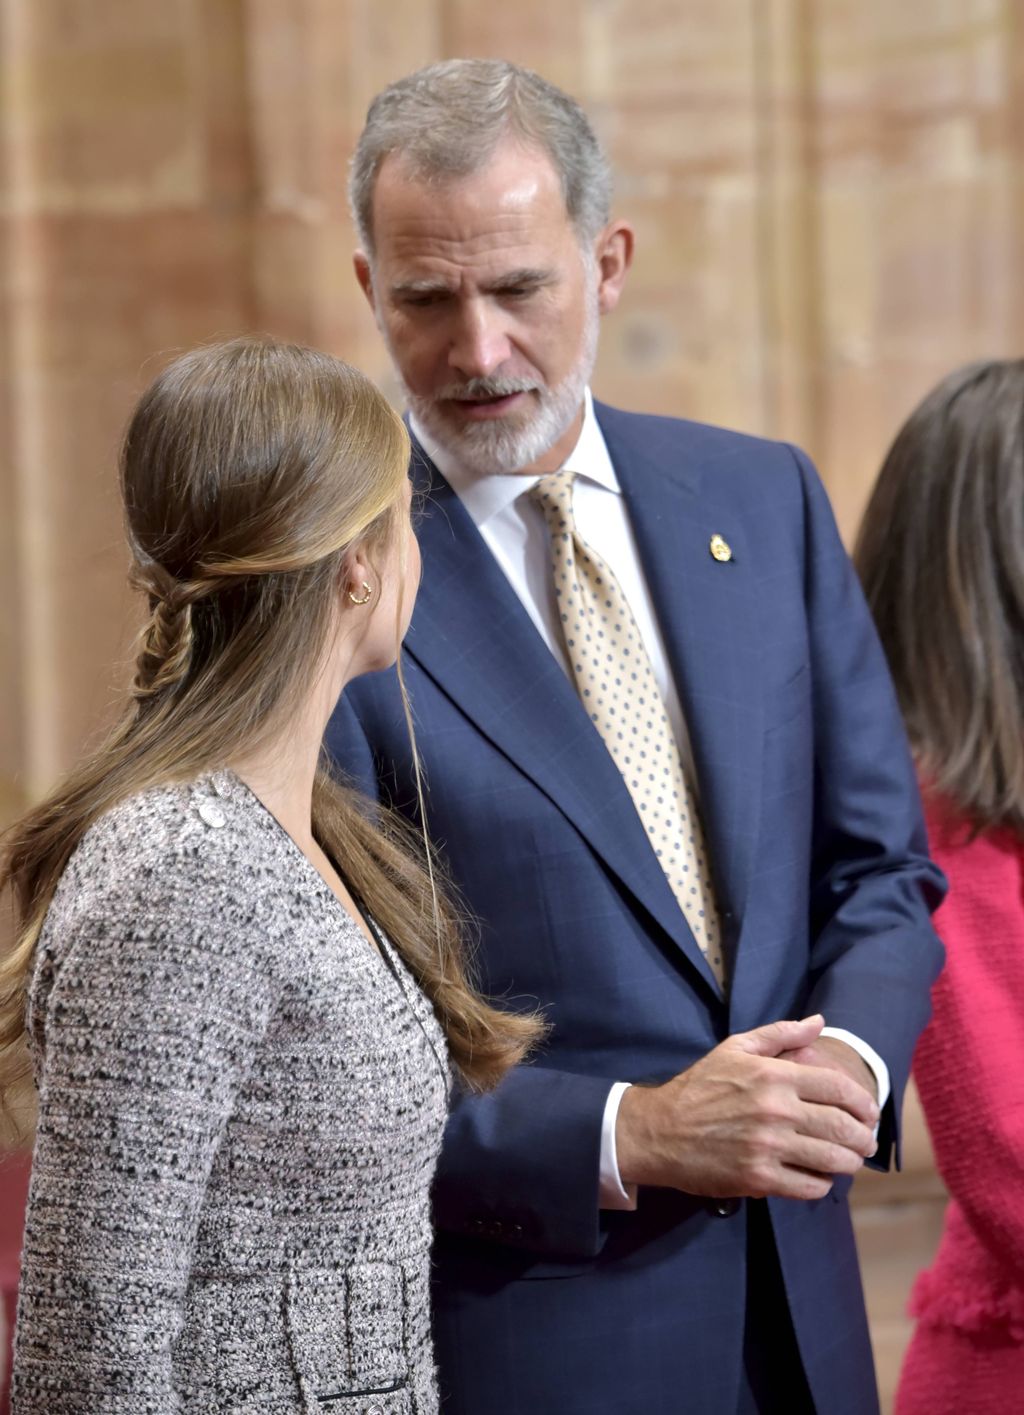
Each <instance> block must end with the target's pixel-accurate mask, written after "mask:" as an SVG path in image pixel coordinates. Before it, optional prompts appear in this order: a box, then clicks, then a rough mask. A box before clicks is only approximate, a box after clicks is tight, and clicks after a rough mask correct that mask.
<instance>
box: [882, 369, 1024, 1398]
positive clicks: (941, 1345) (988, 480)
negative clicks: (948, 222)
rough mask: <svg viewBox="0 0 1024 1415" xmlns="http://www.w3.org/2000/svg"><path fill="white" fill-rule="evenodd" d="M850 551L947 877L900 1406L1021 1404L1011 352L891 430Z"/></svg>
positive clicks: (1023, 1099) (1023, 1077)
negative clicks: (941, 1210) (929, 1151)
mask: <svg viewBox="0 0 1024 1415" xmlns="http://www.w3.org/2000/svg"><path fill="white" fill-rule="evenodd" d="M856 560H857V565H858V569H859V570H860V574H861V577H862V579H863V582H864V586H865V590H866V593H867V597H868V601H869V603H870V605H871V608H872V611H873V613H874V615H875V620H876V623H877V625H878V629H879V632H880V634H881V637H882V642H883V644H884V646H885V649H886V652H887V654H888V657H889V664H890V667H891V669H892V673H893V679H894V681H895V684H896V689H897V693H898V695H899V698H900V702H901V705H902V708H903V712H904V716H905V718H906V722H907V727H908V731H909V733H910V738H911V743H912V745H913V747H914V750H915V752H916V755H917V759H918V764H919V767H920V772H921V779H922V786H923V791H924V797H925V808H926V814H927V821H928V832H929V838H930V842H931V847H932V852H933V854H934V857H935V859H936V861H937V863H938V864H939V865H940V866H941V867H942V869H943V870H945V872H946V874H947V876H948V877H949V881H950V892H949V896H948V898H947V900H946V902H945V903H944V904H943V906H942V908H941V909H940V910H939V912H938V913H937V915H936V927H937V928H938V931H939V933H940V935H941V937H942V939H943V941H944V943H945V945H946V950H947V964H946V969H945V972H944V973H943V974H942V976H941V977H940V978H939V981H938V983H937V984H936V986H935V990H934V994H933V1000H934V1015H933V1019H932V1021H931V1023H930V1025H929V1026H928V1028H927V1030H926V1031H925V1033H924V1034H923V1036H922V1038H921V1042H920V1044H919V1047H918V1051H917V1056H916V1059H915V1066H914V1074H915V1076H916V1079H917V1084H918V1088H919V1090H920V1094H921V1100H922V1103H923V1106H924V1111H925V1116H926V1118H927V1121H928V1127H929V1129H930V1131H931V1135H932V1139H933V1141H934V1145H935V1153H936V1156H937V1159H938V1165H939V1169H940V1170H941V1172H942V1176H943V1179H944V1180H945V1182H946V1185H947V1187H948V1189H949V1192H950V1196H951V1198H950V1203H949V1207H948V1209H947V1212H946V1220H945V1228H944V1232H943V1235H942V1241H941V1243H940V1245H939V1251H938V1255H937V1257H936V1259H935V1262H934V1264H933V1265H932V1267H931V1268H929V1269H928V1270H927V1271H925V1272H923V1273H922V1274H921V1275H920V1277H919V1278H918V1280H917V1283H916V1285H915V1288H914V1293H913V1297H912V1301H911V1310H912V1312H913V1314H914V1315H915V1316H916V1317H917V1327H916V1330H915V1333H914V1337H913V1340H912V1342H911V1345H910V1350H909V1352H908V1354H907V1358H906V1362H905V1365H904V1368H903V1373H902V1378H901V1383H900V1388H899V1394H898V1397H897V1403H896V1410H897V1415H925V1412H927V1415H944V1412H949V1413H950V1415H953V1412H956V1415H964V1412H971V1415H987V1412H992V1415H997V1412H998V1415H1005V1412H1007V1411H1010V1410H1019V1409H1022V1408H1024V360H1014V361H1005V362H989V363H980V364H974V365H971V366H969V367H967V368H964V369H961V370H959V371H958V372H956V373H953V374H951V375H950V376H949V377H948V378H946V379H945V380H944V381H943V382H942V383H941V384H939V386H938V387H937V388H936V389H935V390H934V391H933V392H932V393H931V394H930V395H929V396H928V397H927V398H926V399H925V400H924V402H923V403H922V404H921V405H920V407H919V408H917V410H916V411H915V412H914V413H913V414H912V416H911V417H910V418H909V420H908V421H907V423H906V424H905V425H904V427H903V428H902V429H901V431H900V433H899V435H898V436H897V438H896V441H895V443H894V444H893V447H892V449H891V451H890V452H889V455H888V457H887V458H886V461H885V463H884V465H883V467H882V471H881V474H880V476H879V479H878V483H877V485H876V487H875V490H874V493H873V495H872V498H871V502H870V504H869V506H868V509H867V513H866V515H865V519H864V523H863V526H862V528H861V534H860V539H859V542H858V546H857V552H856Z"/></svg>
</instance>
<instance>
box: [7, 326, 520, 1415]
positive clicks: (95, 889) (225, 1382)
mask: <svg viewBox="0 0 1024 1415" xmlns="http://www.w3.org/2000/svg"><path fill="white" fill-rule="evenodd" d="M408 451H409V449H408V440H407V437H406V433H405V429H404V427H403V425H402V423H401V421H400V420H399V419H398V418H397V417H396V416H395V414H394V413H393V412H392V410H391V409H390V408H389V407H388V405H387V403H386V402H385V400H384V399H383V398H382V397H381V395H380V394H379V393H378V392H377V391H376V390H375V389H374V388H373V387H372V386H371V385H370V384H369V383H368V382H367V380H366V379H365V378H363V377H362V376H361V375H360V374H358V373H357V372H356V371H355V370H353V369H351V368H349V367H347V366H346V365H345V364H342V363H340V362H338V361H337V360H335V359H332V358H329V357H327V356H326V355H323V354H318V353H314V352H313V351H311V350H307V349H301V348H297V347H293V346H289V345H284V344H279V343H275V342H272V341H270V340H265V339H243V340H236V341H233V342H231V343H226V344H221V345H216V346H212V347H207V348H203V349H200V350H197V351H195V352H193V353H190V354H187V355H185V356H184V357H182V358H179V359H178V360H176V361H175V362H174V363H173V364H171V366H170V367H169V368H168V369H167V370H166V371H165V372H164V373H163V374H162V375H161V376H160V377H159V378H157V380H156V381H155V383H154V384H153V385H152V387H151V388H150V389H149V391H148V392H147V393H146V394H145V395H144V396H143V398H142V400H141V402H140V403H139V406H138V408H137V410H136V412H135V414H134V416H133V418H132V420H131V423H130V425H129V428H128V432H127V436H126V438H125V442H124V449H123V455H122V462H121V482H122V491H123V496H124V503H125V511H126V521H127V530H128V539H129V544H130V547H131V551H132V556H133V571H132V575H133V580H134V582H135V583H136V584H137V585H138V586H139V587H140V588H141V589H142V590H143V591H144V592H145V593H146V595H147V596H148V600H149V610H150V618H149V622H148V624H147V627H146V629H145V632H144V636H143V642H142V646H141V651H140V653H139V657H138V662H137V669H136V676H135V682H134V685H133V690H132V698H131V701H130V703H129V705H128V706H127V708H126V711H125V713H124V715H123V717H122V719H121V721H120V722H119V723H118V725H117V726H116V728H115V729H114V730H113V732H112V734H111V735H110V736H109V738H108V739H107V741H106V742H105V743H104V744H103V745H102V746H101V747H100V748H99V750H98V751H96V752H95V753H94V754H93V755H92V756H91V757H89V758H88V759H87V760H86V761H85V762H83V763H82V764H81V765H80V766H79V767H78V768H77V769H76V770H75V771H74V772H73V773H72V774H71V775H70V776H69V777H68V779H67V780H66V781H65V782H64V783H63V784H62V785H61V786H60V787H59V788H58V789H57V790H56V791H55V792H54V794H53V795H52V796H51V797H50V798H49V799H48V800H47V801H45V802H43V804H42V805H40V806H38V807H37V808H36V809H35V810H34V811H32V812H30V813H29V814H28V815H27V816H26V817H25V818H24V819H23V820H22V821H21V822H20V823H19V824H18V825H17V826H15V827H14V829H13V830H12V831H11V833H10V835H9V837H8V840H7V843H6V853H5V856H4V859H3V865H2V873H0V884H2V885H3V886H4V887H5V888H6V889H7V890H8V891H9V893H10V897H11V899H12V901H13V905H14V911H15V916H16V921H17V934H18V938H17V943H16V946H15V948H14V949H13V951H12V952H11V953H10V955H9V956H8V957H7V959H6V960H5V962H4V964H3V968H2V975H0V983H2V994H0V999H2V1002H0V1008H2V1010H0V1022H2V1033H0V1041H2V1044H3V1048H4V1050H3V1068H4V1070H3V1074H2V1078H0V1079H2V1081H3V1083H4V1089H5V1091H6V1092H7V1093H9V1092H10V1088H11V1087H12V1086H13V1085H14V1084H15V1083H16V1080H17V1075H18V1071H19V1067H21V1068H22V1069H23V1066H24V1062H25V1055H26V1041H27V1050H28V1053H30V1057H31V1062H32V1066H33V1070H34V1075H35V1081H36V1085H37V1088H38V1097H39V1123H38V1132H37V1139H36V1148H35V1154H34V1161H33V1176H32V1185H31V1191H30V1196H29V1206H28V1215H27V1223H26V1233H25V1247H24V1255H23V1264H22V1285H21V1292H20V1298H19V1315H18V1326H17V1337H16V1350H15V1369H14V1389H13V1401H14V1410H15V1411H16V1412H18V1415H29V1412H31V1415H43V1412H45V1413H46V1415H71V1412H75V1415H79V1412H81V1413H82V1415H84V1413H85V1412H89V1415H93V1413H94V1412H98V1411H101V1410H102V1411H103V1412H104V1415H117V1413H118V1412H124V1415H128V1412H131V1415H141V1412H143V1411H145V1412H148V1413H149V1415H164V1413H165V1412H168V1413H169V1412H171V1411H193V1412H200V1411H202V1412H203V1415H211V1412H219V1411H238V1410H242V1409H244V1410H249V1411H257V1410H258V1411H260V1412H267V1415H271V1413H272V1412H282V1413H283V1412H292V1411H312V1410H319V1409H321V1408H330V1409H332V1410H336V1411H339V1412H342V1411H344V1412H351V1413H352V1415H355V1412H361V1415H370V1412H377V1415H397V1412H401V1413H402V1415H406V1413H407V1412H409V1413H410V1415H411V1412H416V1415H428V1412H433V1411H434V1410H436V1406H437V1396H436V1389H435V1381H434V1371H433V1361H432V1354H431V1347H430V1333H429V1310H428V1305H429V1304H428V1254H429V1243H430V1224H429V1207H428V1191H429V1185H430V1181H431V1176H432V1172H433V1167H434V1163H435V1159H436V1156H437V1151H438V1148H439V1145H440V1139H441V1131H442V1128H443V1125H444V1120H445V1115H446V1108H447V1099H448V1092H449V1089H450V1084H451V1081H452V1079H453V1077H455V1078H457V1080H458V1082H459V1083H460V1084H463V1085H466V1086H469V1087H474V1088H485V1087H489V1086H492V1085H494V1084H495V1083H496V1082H497V1080H498V1079H499V1078H500V1077H501V1075H502V1074H503V1073H504V1071H505V1070H506V1068H507V1067H508V1066H510V1065H511V1064H513V1063H514V1062H516V1061H518V1060H519V1059H520V1058H521V1057H522V1056H523V1054H524V1052H525V1050H526V1049H527V1047H528V1045H529V1044H530V1043H531V1042H532V1041H533V1040H534V1039H535V1038H536V1037H537V1035H538V1033H539V1031H540V1024H539V1023H538V1021H537V1020H536V1019H535V1017H533V1016H532V1015H518V1016H517V1015H515V1014H514V1013H512V1012H508V1011H504V1010H503V1011H497V1010H494V1009H492V1008H491V1007H489V1006H488V1005H487V1004H486V1003H485V1002H484V1001H483V1000H482V999H481V998H480V997H479V996H477V995H476V994H475V992H474V991H473V989H472V987H471V986H470V984H469V982H468V981H467V975H466V970H465V963H464V961H463V954H462V948H461V943H460V930H459V926H458V923H457V919H456V916H455V914H454V912H453V910H452V907H451V906H450V905H449V904H448V903H446V902H445V899H444V896H443V892H442V890H441V888H440V882H439V881H438V879H437V877H436V869H435V867H434V865H433V863H432V860H431V858H430V855H429V851H426V852H424V850H423V849H420V850H419V852H417V849H416V843H417V842H416V841H415V840H411V839H410V838H409V837H408V834H407V831H406V830H405V829H403V827H402V826H401V824H400V823H399V821H398V820H396V819H395V818H393V817H392V816H391V814H390V813H389V812H388V811H387V810H386V809H384V808H382V807H378V806H376V805H375V806H373V807H372V808H368V807H366V806H365V805H364V804H363V803H361V802H360V801H359V800H358V799H357V798H356V797H355V796H354V794H353V793H351V792H349V791H348V790H346V789H345V788H344V787H342V786H340V785H338V784H337V783H336V782H334V781H333V780H332V778H331V776H330V775H329V774H328V773H327V772H326V771H325V770H323V768H322V766H321V764H320V760H319V757H320V741H321V737H322V734H323V729H324V725H325V724H326V722H327V719H328V717H329V715H330V713H331V711H332V708H333V707H334V704H335V702H336V700H337V697H338V695H339V693H340V692H341V691H342V690H343V689H344V687H345V684H346V683H347V682H348V681H350V679H352V678H353V677H355V676H356V675H357V674H360V673H364V672H367V671H371V670H374V669H380V668H383V667H385V666H387V665H389V664H391V663H393V662H394V661H395V658H396V655H397V653H398V645H399V643H400V640H401V638H402V636H403V635H404V632H405V629H406V627H407V625H408V622H409V616H410V614H411V610H412V604H413V599H414V597H415V591H416V585H417V581H418V575H419V556H418V551H417V548H416V543H415V540H414V538H413V535H412V532H411V529H410V521H409V483H408V479H407V474H406V469H407V466H408Z"/></svg>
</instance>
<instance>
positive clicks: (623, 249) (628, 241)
mask: <svg viewBox="0 0 1024 1415" xmlns="http://www.w3.org/2000/svg"><path fill="white" fill-rule="evenodd" d="M634 240H635V236H634V232H633V227H632V226H631V225H630V224H629V222H628V221H612V222H610V223H609V224H608V225H607V226H606V227H605V228H604V230H603V231H602V232H601V234H600V236H598V238H597V241H596V242H595V245H594V255H595V258H596V260H597V270H598V286H597V307H598V309H599V310H600V311H601V313H602V314H609V313H610V312H611V311H612V310H613V309H614V308H615V306H616V305H617V304H618V303H619V296H620V295H621V294H622V287H623V285H625V283H626V275H627V273H628V271H629V267H630V266H631V265H632V263H633V243H634Z"/></svg>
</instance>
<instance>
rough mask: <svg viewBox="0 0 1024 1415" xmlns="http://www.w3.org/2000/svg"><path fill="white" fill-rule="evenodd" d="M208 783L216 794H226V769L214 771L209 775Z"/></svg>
mask: <svg viewBox="0 0 1024 1415" xmlns="http://www.w3.org/2000/svg"><path fill="white" fill-rule="evenodd" d="M210 785H211V786H212V787H213V789H214V791H216V793H217V795H218V796H226V795H227V794H228V774H227V772H226V771H215V772H214V773H213V775H212V776H211V777H210Z"/></svg>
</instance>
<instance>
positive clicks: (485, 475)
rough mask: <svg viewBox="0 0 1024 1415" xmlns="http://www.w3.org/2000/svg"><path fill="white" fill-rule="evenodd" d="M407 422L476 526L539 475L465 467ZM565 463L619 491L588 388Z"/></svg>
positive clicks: (417, 426) (579, 474) (413, 420)
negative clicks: (574, 438)
mask: <svg viewBox="0 0 1024 1415" xmlns="http://www.w3.org/2000/svg"><path fill="white" fill-rule="evenodd" d="M409 423H410V426H411V427H412V431H413V435H414V437H415V438H416V441H417V442H418V443H419V444H420V446H421V447H422V448H423V450H424V452H426V454H427V456H428V457H429V458H430V460H431V461H432V462H433V463H434V466H435V467H436V468H437V469H438V471H439V472H440V473H441V475H442V476H443V477H444V479H445V481H446V482H447V483H448V485H449V486H450V487H451V488H452V490H453V491H454V492H455V494H456V496H458V498H459V500H460V501H461V502H462V504H463V506H465V508H466V510H467V511H468V512H469V514H470V517H471V518H472V520H473V522H474V523H475V524H476V525H477V526H478V527H479V526H482V525H484V523H485V522H487V521H489V520H490V519H491V517H492V516H496V515H497V514H498V512H499V511H504V510H505V508H506V507H507V506H511V505H512V502H513V501H515V500H517V499H518V498H519V497H520V496H522V495H523V493H524V492H526V491H529V489H530V487H532V486H533V485H534V484H535V483H536V482H538V481H539V480H540V477H539V476H519V475H518V474H517V473H515V472H480V471H478V470H476V469H475V468H470V467H466V466H465V465H464V464H463V463H461V462H460V461H459V460H458V458H457V457H454V456H453V455H452V454H451V453H450V452H449V451H448V450H447V449H446V448H444V447H441V446H439V445H438V443H437V442H435V441H434V439H433V438H432V437H431V436H430V435H429V433H426V432H424V430H423V428H422V427H421V426H420V424H419V423H418V422H417V421H416V418H415V417H414V416H412V415H410V418H409ZM565 467H571V468H572V470H573V471H574V472H575V473H576V475H577V477H580V478H582V479H584V480H586V481H591V482H594V483H595V484H596V485H597V486H601V487H604V489H605V490H606V491H611V492H614V493H616V494H617V495H619V494H621V491H620V487H619V479H618V477H617V476H616V475H615V468H614V467H613V466H612V459H611V457H610V456H609V454H608V447H607V444H606V443H605V440H604V435H603V433H602V432H601V428H600V425H599V424H598V421H597V414H596V413H595V412H594V399H593V397H592V395H591V392H590V389H589V388H588V389H587V390H586V392H585V393H584V401H583V426H582V427H581V428H580V435H579V439H578V440H577V442H576V446H575V447H574V448H573V450H572V451H571V452H570V453H569V455H568V457H566V459H565V461H564V462H563V463H562V468H565Z"/></svg>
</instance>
